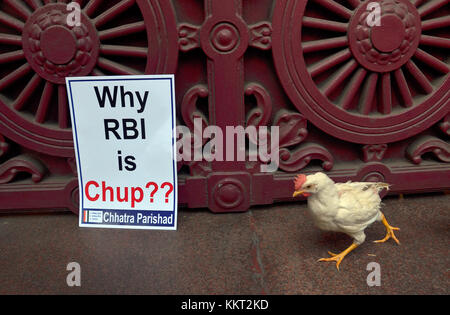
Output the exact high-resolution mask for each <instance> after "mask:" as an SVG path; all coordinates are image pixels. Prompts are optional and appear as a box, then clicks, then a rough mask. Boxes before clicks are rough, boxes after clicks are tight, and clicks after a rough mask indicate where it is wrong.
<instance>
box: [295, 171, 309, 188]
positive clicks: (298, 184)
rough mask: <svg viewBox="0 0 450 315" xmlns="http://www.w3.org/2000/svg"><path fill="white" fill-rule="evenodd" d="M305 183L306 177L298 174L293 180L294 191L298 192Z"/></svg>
mask: <svg viewBox="0 0 450 315" xmlns="http://www.w3.org/2000/svg"><path fill="white" fill-rule="evenodd" d="M305 182H306V175H305V174H298V175H297V177H296V178H295V179H294V185H295V190H299V189H300V188H302V186H303V184H304V183H305Z"/></svg>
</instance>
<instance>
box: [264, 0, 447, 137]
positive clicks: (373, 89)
mask: <svg viewBox="0 0 450 315" xmlns="http://www.w3.org/2000/svg"><path fill="white" fill-rule="evenodd" d="M369 3H371V4H370V6H371V7H369V8H368V5H369ZM374 3H375V5H374ZM373 6H375V8H376V9H374V8H373ZM376 10H378V11H376ZM449 10H450V4H449V1H448V0H433V1H423V0H411V1H410V0H370V1H363V0H343V1H335V0H309V1H293V0H292V1H289V0H288V1H283V2H282V3H280V4H277V6H276V7H275V11H274V18H273V29H274V32H273V34H274V35H273V54H274V61H275V66H276V69H277V72H278V75H279V77H280V80H281V83H282V84H283V87H284V89H285V90H286V93H287V94H288V95H289V97H290V99H291V100H292V101H293V103H294V105H295V106H296V107H297V108H298V110H299V111H301V112H302V113H303V114H304V115H305V116H306V117H307V118H308V119H309V120H310V121H311V122H312V123H313V124H315V125H316V126H317V127H319V128H321V129H322V130H324V131H325V132H327V133H328V134H331V135H333V136H336V137H338V138H341V139H344V140H347V141H351V142H356V143H365V144H376V143H388V142H394V141H398V140H402V139H405V138H408V137H410V136H413V135H415V134H417V133H419V132H421V131H423V130H425V129H426V128H428V127H430V126H431V125H433V124H434V123H436V122H437V121H439V120H440V119H441V118H442V117H444V116H445V114H446V113H448V111H449V105H450V100H449V90H450V79H449V75H448V72H449V63H450V60H449V54H448V50H449V49H450V38H449V34H450V32H449V27H450V22H449V21H450V16H449ZM378 12H379V14H377V13H378ZM377 17H378V18H379V19H377Z"/></svg>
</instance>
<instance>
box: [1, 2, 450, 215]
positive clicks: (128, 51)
mask: <svg viewBox="0 0 450 315" xmlns="http://www.w3.org/2000/svg"><path fill="white" fill-rule="evenodd" d="M68 2H69V1H51V0H5V1H2V2H1V4H0V49H1V51H0V64H1V69H0V200H1V202H0V211H11V210H14V209H49V208H67V207H68V208H70V209H71V210H73V211H74V212H77V211H78V188H77V179H76V167H75V165H74V159H73V143H72V134H71V129H70V127H71V126H70V119H69V117H68V108H67V95H66V90H65V85H64V78H65V77H67V76H81V75H117V74H120V75H123V74H125V75H126V74H144V73H148V74H152V73H175V74H176V92H177V115H178V119H177V120H178V121H177V122H178V124H179V125H185V126H187V127H188V128H190V129H191V130H193V129H194V119H195V118H200V119H201V120H202V121H203V125H204V126H207V125H215V126H219V127H221V128H223V129H225V127H226V126H244V127H245V126H251V125H253V126H255V127H260V126H278V127H279V131H280V139H279V144H280V153H279V158H280V159H279V160H280V162H279V168H278V171H277V172H274V173H261V172H260V164H261V163H263V162H261V161H258V162H250V161H247V162H245V161H243V162H230V161H212V162H207V161H205V160H202V161H192V162H180V163H179V169H178V172H179V190H178V191H179V201H180V204H183V205H186V206H188V207H191V208H196V207H209V209H211V210H212V211H214V212H227V211H245V210H247V209H248V208H249V207H250V206H251V205H260V204H270V203H273V202H276V201H280V200H288V199H290V198H291V196H292V189H293V186H292V179H293V176H294V175H295V174H297V173H299V172H306V173H309V172H315V171H318V170H323V171H326V172H327V173H328V174H329V175H330V176H331V177H332V178H334V179H335V180H337V181H345V180H364V181H373V180H376V181H386V182H389V183H392V185H393V186H392V191H393V192H424V191H433V190H443V189H449V188H450V164H448V163H449V162H450V145H449V143H448V136H449V132H450V131H449V130H450V128H449V125H450V121H449V117H450V115H449V108H450V101H449V88H450V79H449V75H448V72H449V62H450V61H449V53H448V51H449V49H450V32H449V28H450V23H449V21H450V17H449V11H450V3H449V2H450V1H448V0H372V1H362V0H341V1H339V0H309V1H307V0H279V1H273V0H231V1H223V0H204V1H197V0H172V1H167V0H115V1H110V0H108V1H105V0H90V1H88V0H78V1H75V2H77V3H79V4H80V7H81V8H82V11H81V13H80V22H81V25H80V26H70V25H69V24H67V15H68V14H69V13H70V12H71V11H68V10H67V3H68ZM369 2H376V3H377V4H378V5H379V8H380V15H379V17H380V22H381V23H380V25H378V26H372V27H370V26H368V24H367V23H366V21H367V18H368V15H369V13H370V12H369V10H368V9H367V5H368V3H369Z"/></svg>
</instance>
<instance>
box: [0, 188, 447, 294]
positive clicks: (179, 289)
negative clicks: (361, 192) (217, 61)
mask: <svg viewBox="0 0 450 315" xmlns="http://www.w3.org/2000/svg"><path fill="white" fill-rule="evenodd" d="M384 203H385V206H384V210H383V212H384V213H385V215H386V217H387V219H388V221H389V223H390V224H391V225H393V226H398V227H400V228H401V231H399V232H397V233H396V235H397V236H398V238H399V240H400V241H401V245H400V246H398V245H397V244H395V243H394V241H393V240H389V241H388V242H387V243H384V244H374V243H373V242H372V241H373V240H376V239H380V238H382V237H384V234H385V230H384V227H383V225H382V224H381V223H374V224H373V225H372V226H370V227H369V228H368V229H366V234H367V238H366V242H365V243H364V244H363V245H362V246H360V247H359V248H357V249H356V250H355V251H353V252H352V253H351V254H349V255H348V256H347V257H346V258H345V259H344V261H343V262H342V264H341V268H340V271H337V270H336V267H335V264H334V263H332V262H316V260H317V259H318V258H321V257H327V256H328V254H327V251H328V250H330V251H333V252H338V251H341V250H343V249H345V248H346V247H347V246H348V245H350V244H351V239H350V238H349V237H348V236H346V235H344V234H339V233H331V232H322V231H320V230H318V229H317V228H315V227H314V226H313V225H312V223H311V220H310V218H309V217H308V214H307V213H306V211H305V210H306V204H305V203H304V202H298V203H285V204H277V205H272V206H264V207H254V208H252V209H251V210H250V211H248V212H245V213H233V214H213V213H210V212H209V211H207V210H189V209H180V211H179V219H178V231H168V232H167V231H138V230H116V229H111V230H107V229H86V228H83V229H81V228H79V227H78V222H77V217H76V216H75V215H73V214H71V213H53V214H39V215H36V214H33V215H30V214H27V215H2V216H0V294H54V293H55V294H56V293H62V294H72V293H73V294H81V293H84V294H449V293H450V290H449V276H450V260H449V236H450V233H449V232H450V229H449V228H450V225H449V223H450V211H449V210H450V196H449V195H444V194H431V195H420V196H419V195H418V196H405V197H404V198H403V199H399V198H398V197H397V196H395V197H389V198H385V200H384ZM73 261H75V262H78V263H79V264H80V266H81V286H80V287H69V286H67V284H66V277H67V275H68V274H69V271H67V270H66V267H67V264H68V263H69V262H73ZM370 262H376V263H378V264H379V265H380V268H381V273H380V276H381V285H380V286H372V287H369V286H368V285H367V282H366V278H367V276H368V275H369V273H370V271H367V270H366V268H367V265H368V264H369V263H370Z"/></svg>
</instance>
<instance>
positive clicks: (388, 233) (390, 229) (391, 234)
mask: <svg viewBox="0 0 450 315" xmlns="http://www.w3.org/2000/svg"><path fill="white" fill-rule="evenodd" d="M381 222H383V224H384V226H385V227H386V236H385V237H384V238H383V239H381V240H378V241H374V243H384V242H386V241H387V240H388V239H390V238H391V237H392V238H393V239H394V241H395V242H396V243H397V244H398V245H400V241H399V240H398V239H397V237H395V234H394V230H396V231H399V230H400V229H399V228H398V227H393V226H390V225H389V223H388V221H387V220H386V217H385V216H384V214H383V213H382V214H381Z"/></svg>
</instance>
